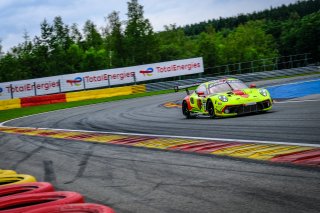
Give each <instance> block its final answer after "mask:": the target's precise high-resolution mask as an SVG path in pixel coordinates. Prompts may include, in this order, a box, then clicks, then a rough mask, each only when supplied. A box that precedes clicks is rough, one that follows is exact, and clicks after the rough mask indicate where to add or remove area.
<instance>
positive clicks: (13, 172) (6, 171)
mask: <svg viewBox="0 0 320 213" xmlns="http://www.w3.org/2000/svg"><path fill="white" fill-rule="evenodd" d="M14 174H17V172H15V171H13V170H2V169H0V176H2V175H14Z"/></svg>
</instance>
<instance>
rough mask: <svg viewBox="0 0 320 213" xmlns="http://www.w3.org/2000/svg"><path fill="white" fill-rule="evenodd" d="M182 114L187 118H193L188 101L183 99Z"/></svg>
mask: <svg viewBox="0 0 320 213" xmlns="http://www.w3.org/2000/svg"><path fill="white" fill-rule="evenodd" d="M182 114H183V115H184V116H186V118H187V119H190V118H192V116H191V113H190V111H189V109H188V104H187V102H186V101H183V102H182Z"/></svg>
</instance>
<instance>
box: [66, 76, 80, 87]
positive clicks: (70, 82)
mask: <svg viewBox="0 0 320 213" xmlns="http://www.w3.org/2000/svg"><path fill="white" fill-rule="evenodd" d="M66 82H67V83H68V84H70V86H73V85H74V86H77V87H78V86H80V85H81V82H82V78H81V77H76V78H75V79H74V80H66Z"/></svg>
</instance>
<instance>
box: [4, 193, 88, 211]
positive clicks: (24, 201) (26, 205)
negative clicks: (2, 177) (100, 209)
mask: <svg viewBox="0 0 320 213" xmlns="http://www.w3.org/2000/svg"><path fill="white" fill-rule="evenodd" d="M83 202H84V199H83V196H82V195H81V194H79V193H76V192H68V191H58V192H42V193H32V194H26V195H14V196H8V197H3V198H0V212H1V213H25V212H27V211H31V210H36V209H39V208H41V207H48V206H54V205H62V204H72V203H83Z"/></svg>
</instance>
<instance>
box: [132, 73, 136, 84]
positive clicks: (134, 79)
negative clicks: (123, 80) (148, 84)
mask: <svg viewBox="0 0 320 213" xmlns="http://www.w3.org/2000/svg"><path fill="white" fill-rule="evenodd" d="M133 81H134V85H136V84H137V79H136V73H134V75H133Z"/></svg>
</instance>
